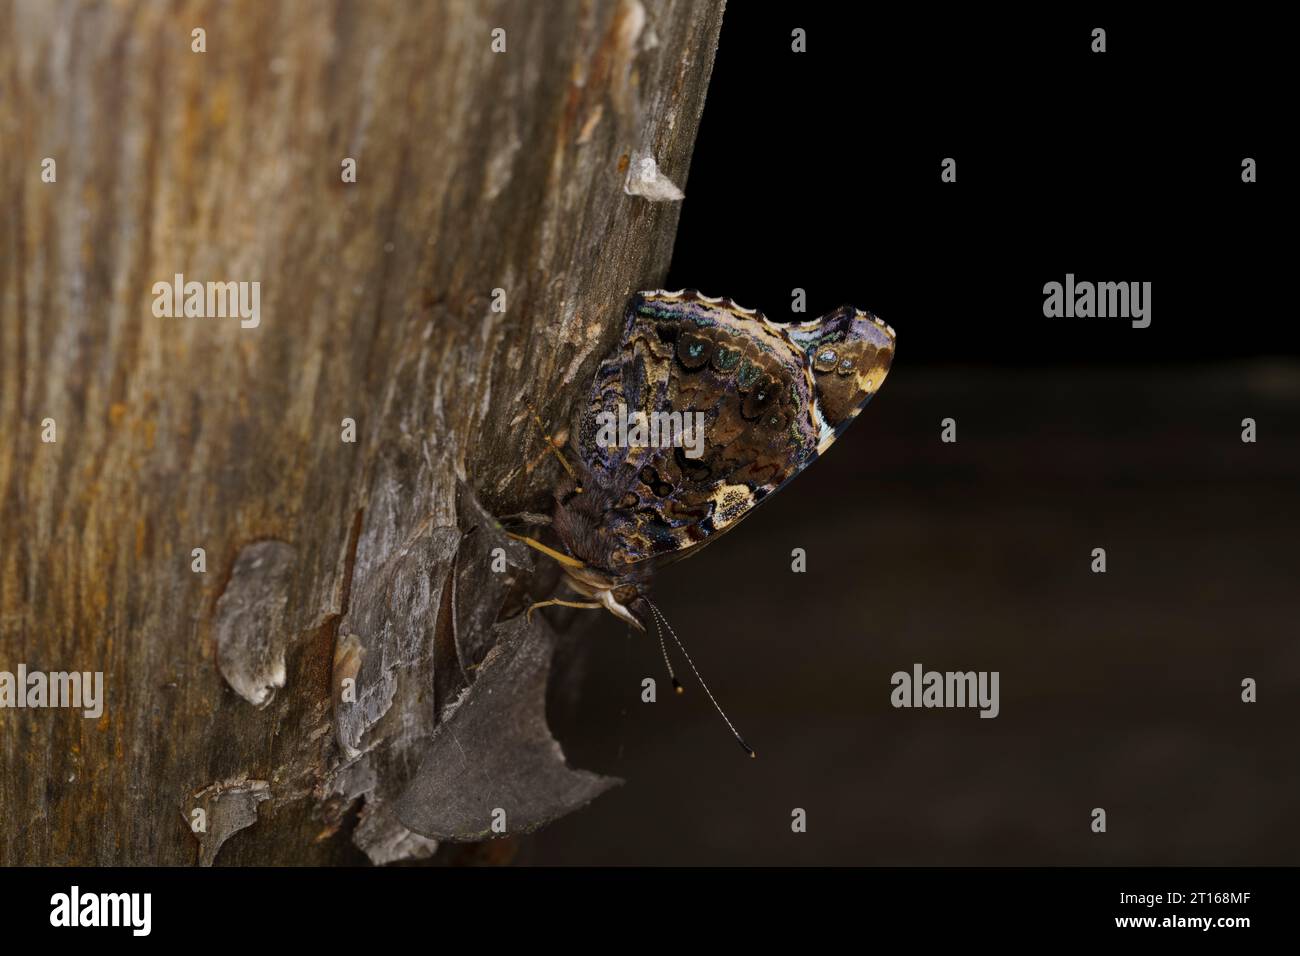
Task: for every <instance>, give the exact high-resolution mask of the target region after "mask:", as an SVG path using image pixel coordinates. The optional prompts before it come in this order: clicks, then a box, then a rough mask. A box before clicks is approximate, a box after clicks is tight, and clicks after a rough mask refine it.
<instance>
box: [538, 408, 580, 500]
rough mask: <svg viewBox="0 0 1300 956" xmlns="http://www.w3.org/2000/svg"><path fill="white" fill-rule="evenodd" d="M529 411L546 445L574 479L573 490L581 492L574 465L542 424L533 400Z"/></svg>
mask: <svg viewBox="0 0 1300 956" xmlns="http://www.w3.org/2000/svg"><path fill="white" fill-rule="evenodd" d="M528 412H529V414H530V415H531V416H532V418H533V422H534V423H536V425H537V430H538V431H540V432H541V433H542V441H544V442H545V443H546V447H547V448H549V449H550V450H551V451H552V452H553V453H554V454H555V457H556V458H558V459H560V464H561V465H563V466H564V470H565V471H566V472H568V473H569V477H570V478H572V479H573V485H574V488H573V490H574V491H575V492H581V491H582V485H581V484H580V483H579V482H578V475H577V473H576V472H575V471H574V470H573V466H572V465H570V464H569V461H568V459H567V458H565V457H564V455H563V454H561V452H560V446H559V445H558V444H557V443H556V441H555V439H554V438H552V437H551V434H550V432H548V431H547V430H546V426H545V425H543V424H542V419H541V416H539V415H538V414H537V408H536V407H535V406H534V405H533V403H532V402H529V403H528Z"/></svg>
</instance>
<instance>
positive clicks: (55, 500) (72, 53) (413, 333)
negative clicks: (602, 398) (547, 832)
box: [0, 0, 722, 864]
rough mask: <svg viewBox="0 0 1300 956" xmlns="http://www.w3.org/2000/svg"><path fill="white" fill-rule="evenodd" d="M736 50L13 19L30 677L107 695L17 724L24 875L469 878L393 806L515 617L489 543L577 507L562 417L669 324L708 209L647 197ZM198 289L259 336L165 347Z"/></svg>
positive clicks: (2, 237) (245, 18) (654, 41)
mask: <svg viewBox="0 0 1300 956" xmlns="http://www.w3.org/2000/svg"><path fill="white" fill-rule="evenodd" d="M721 15H722V11H721V5H720V4H719V3H714V2H707V0H641V2H637V0H611V2H585V3H584V2H578V0H565V2H547V3H530V2H523V0H519V2H487V0H465V2H454V0H447V2H431V3H408V2H403V0H391V2H382V0H375V2H367V3H365V4H359V3H349V2H342V0H340V2H337V3H315V2H302V3H261V2H256V0H244V2H233V3H216V2H212V3H179V4H164V3H146V2H141V3H84V4H78V3H45V2H41V0H18V2H14V0H10V2H5V0H0V210H2V212H0V430H2V432H3V435H2V440H0V517H2V520H3V526H2V540H3V549H2V551H0V670H11V671H12V670H13V669H14V668H16V667H17V665H18V663H20V662H24V663H26V665H27V666H28V668H30V669H38V668H39V669H43V670H47V671H58V670H81V671H103V672H104V675H105V684H106V694H107V704H106V707H105V711H104V714H103V716H102V717H100V718H99V719H97V720H90V719H85V718H83V717H82V716H81V714H80V712H76V713H74V712H72V711H70V710H66V709H46V710H13V709H3V710H0V764H2V767H0V771H2V772H0V863H5V864H18V863H49V864H53V863H130V864H143V863H162V864H193V863H196V862H198V861H200V859H202V860H203V861H204V862H212V860H213V859H214V858H215V860H216V862H218V863H252V862H257V863H283V862H343V861H355V860H364V859H365V858H366V857H365V856H363V855H362V851H364V852H365V853H366V854H368V855H369V858H370V859H372V860H374V861H376V862H387V861H390V860H396V859H410V858H419V857H424V856H428V855H429V854H430V853H432V852H433V850H434V846H435V844H434V842H433V841H431V840H428V839H426V838H425V837H423V836H420V835H418V834H414V833H411V832H409V831H406V830H405V829H404V828H403V827H402V825H401V823H400V822H399V821H398V820H397V818H396V815H395V813H394V812H393V810H392V806H391V805H392V804H393V803H394V802H395V801H396V799H397V798H398V797H399V796H400V795H401V794H402V793H403V792H404V791H405V789H406V787H407V785H408V784H409V782H410V780H411V778H412V776H413V775H414V774H415V772H416V770H417V769H418V768H419V766H420V763H421V759H422V757H423V755H424V753H425V750H426V746H427V742H428V740H429V738H430V736H431V734H432V733H433V731H434V728H435V726H436V724H437V723H438V719H439V715H440V714H442V713H443V711H444V708H445V707H447V706H449V705H450V703H451V702H452V701H453V700H454V699H456V698H457V697H459V696H460V695H462V694H463V693H472V692H473V685H474V668H473V667H472V666H467V664H466V662H465V661H463V660H459V659H458V657H457V656H456V655H457V651H456V647H457V644H458V634H457V627H458V625H459V624H460V623H462V622H471V623H475V628H476V631H475V633H476V634H477V635H478V638H476V639H487V638H484V637H483V635H490V634H491V630H492V623H491V622H492V620H493V619H494V618H495V615H496V608H497V607H499V606H500V602H501V601H502V600H503V593H502V587H501V586H499V583H498V582H491V581H488V580H487V579H486V578H485V577H484V573H485V572H482V571H481V570H480V571H479V572H477V573H476V572H475V567H477V565H475V566H474V567H470V568H468V569H467V568H466V567H464V566H458V562H457V554H458V553H459V552H460V551H461V547H460V543H461V542H462V541H463V540H468V539H466V538H465V537H464V536H465V535H466V533H468V532H470V531H471V529H469V528H466V527H465V526H464V523H465V518H464V516H465V515H466V514H467V513H469V511H467V509H470V510H473V509H481V510H479V511H474V513H476V514H481V513H489V514H497V515H500V514H506V513H510V512H515V511H520V510H523V509H532V510H544V509H545V508H546V507H547V498H548V493H549V490H550V488H551V487H552V485H553V483H554V481H555V465H554V462H546V461H545V460H544V459H543V458H541V457H540V453H541V450H542V448H541V444H540V439H539V437H538V435H537V433H536V431H535V430H533V429H531V428H530V427H529V423H528V422H527V421H526V419H525V418H524V409H525V402H526V401H527V400H528V399H531V400H533V401H535V402H536V403H537V404H538V406H539V408H540V410H541V412H542V415H543V417H544V418H546V419H547V420H548V422H552V423H564V422H568V421H570V420H571V418H572V415H573V414H574V412H575V410H576V409H577V408H578V407H579V405H580V404H581V403H582V402H583V400H584V398H585V391H586V386H587V384H588V383H589V382H590V380H591V376H592V374H593V372H594V369H595V367H596V364H597V363H598V361H599V359H600V358H601V356H602V355H603V354H604V353H605V352H606V351H607V350H608V349H609V348H610V347H611V346H612V344H613V343H614V342H615V341H616V340H617V336H618V331H619V330H618V323H619V316H620V314H621V309H622V306H623V304H624V302H625V301H626V299H627V296H628V295H629V294H630V293H631V292H633V291H634V290H636V289H640V288H654V287H657V286H658V285H659V284H660V282H661V280H662V278H663V276H664V274H665V272H666V269H667V265H668V260H669V255H670V252H671V247H672V241H673V234H674V230H675V228H676V222H677V215H678V210H679V204H678V203H676V202H672V201H652V199H650V198H647V197H646V196H636V195H629V194H628V193H627V192H626V191H625V189H624V185H625V182H626V181H627V173H628V169H629V164H630V163H633V162H634V160H635V161H637V162H639V160H640V158H641V157H653V159H654V161H655V163H656V165H657V167H658V169H659V170H660V171H662V173H663V174H664V175H666V176H667V177H668V178H669V179H670V180H671V181H672V183H674V184H676V185H677V186H680V187H686V179H687V167H688V162H689V156H690V150H691V147H692V144H693V140H694V136H695V131H696V127H697V124H698V121H699V116H700V112H701V109H702V107H703V102H704V96H705V91H706V89H707V84H708V79H709V73H710V69H711V66H712V61H713V53H714V49H715V46H716V43H717V35H718V29H719V26H720V22H721ZM196 27H201V28H203V29H204V30H205V31H206V47H207V49H206V52H204V53H195V52H192V50H191V31H192V30H193V29H195V28H196ZM497 27H500V28H503V29H504V30H505V31H506V51H505V52H504V53H493V52H492V50H491V41H492V37H491V34H492V30H493V29H494V28H497ZM45 157H51V158H53V159H54V160H55V161H56V163H57V181H56V182H53V183H47V182H43V181H42V178H41V171H42V160H43V159H44V158H45ZM345 157H352V158H354V159H355V160H356V162H357V182H356V183H354V184H349V183H344V182H342V181H341V177H340V164H341V163H342V161H343V159H344V158H345ZM638 168H639V167H637V166H634V167H633V169H634V170H635V169H638ZM688 191H689V190H688ZM177 273H181V274H183V275H184V276H185V277H186V279H187V280H197V281H200V282H208V281H248V282H252V281H257V282H260V293H261V301H260V308H261V321H260V325H259V326H258V327H257V328H241V326H240V322H239V321H238V320H237V319H232V318H198V317H190V318H166V317H163V318H160V317H156V316H155V315H154V314H153V310H152V308H151V306H152V303H153V300H154V296H153V294H152V292H151V289H152V287H153V284H154V283H155V282H159V281H163V282H169V281H171V280H172V277H173V276H174V275H175V274H177ZM494 289H503V290H505V297H506V310H505V312H503V313H501V312H494V311H492V310H491V304H492V297H493V290H494ZM46 418H52V419H54V420H55V422H56V423H57V442H55V443H44V442H42V441H41V422H42V420H44V419H46ZM345 418H352V419H354V420H355V421H356V423H357V441H356V442H355V443H354V444H348V443H344V442H343V441H342V440H341V437H340V435H341V422H342V420H343V419H345ZM458 488H459V489H460V500H459V501H458ZM466 498H469V499H472V500H469V501H466V500H465V499H466ZM480 523H482V522H480ZM485 527H486V526H485ZM473 533H477V531H475V532H473ZM471 537H472V534H471ZM199 547H202V548H204V549H205V550H206V554H207V571H206V573H194V572H192V570H191V551H192V549H194V548H199ZM467 553H468V552H467ZM472 553H473V555H474V556H475V558H474V559H475V560H477V561H479V563H480V564H481V563H482V553H481V549H479V550H475V551H473V552H472ZM263 554H265V555H269V556H272V557H273V560H271V561H269V563H268V562H263V561H261V560H259V557H260V556H261V555H263ZM241 555H242V558H241ZM466 560H469V559H468V558H466ZM526 564H527V562H526V561H524V560H523V559H520V558H516V559H513V564H512V567H514V568H516V569H517V570H519V571H520V573H523V572H524V571H526V570H527V567H526ZM232 588H234V591H233V592H232V591H231V589H232ZM223 595H228V597H227V598H226V599H225V607H226V608H227V609H228V610H227V615H226V618H225V619H224V622H223V632H222V634H221V636H220V642H219V639H218V638H219V635H218V633H217V631H218V627H217V622H218V608H219V606H221V605H222V602H223ZM395 595H400V596H401V600H398V599H397V598H396V597H395ZM453 598H454V601H453ZM241 602H242V603H241ZM241 622H242V623H241ZM241 628H242V630H241ZM268 632H269V633H268ZM219 643H220V645H221V650H220V652H219V650H218V644H219ZM462 643H463V642H462ZM481 652H482V649H480V653H481ZM488 652H489V653H490V648H489V650H488ZM223 658H224V659H223ZM280 660H282V667H281V673H280V684H279V685H278V686H277V685H276V684H275V682H274V681H271V682H270V683H269V684H265V685H263V684H259V683H258V681H259V679H260V678H261V677H263V676H265V675H266V674H267V673H273V672H274V671H275V665H276V662H277V661H280ZM223 674H224V675H239V676H238V677H237V678H236V679H235V683H236V684H237V685H238V686H240V687H243V688H244V690H245V691H247V693H248V695H249V696H247V697H246V696H241V693H239V692H237V688H236V687H232V684H231V683H230V682H229V681H228V680H227V678H226V677H224V676H223ZM347 676H353V678H354V679H355V680H356V681H357V686H358V695H359V697H360V698H361V700H360V701H359V704H358V705H357V706H360V707H361V708H362V710H360V711H351V710H348V709H347V708H346V707H344V706H342V705H339V704H338V701H337V700H336V694H335V688H336V687H337V686H338V684H339V682H340V681H341V680H342V679H343V678H345V677H347ZM249 688H253V690H249ZM257 688H262V689H264V690H266V691H267V693H266V694H265V695H263V698H262V699H261V706H258V705H257V704H255V703H254V702H253V699H257V698H258V695H259V693H260V691H259V690H258V689H257ZM250 698H251V699H250ZM340 741H344V743H341V742H340ZM345 744H346V746H345ZM263 782H264V784H265V786H263ZM232 800H233V801H234V803H231V801H232ZM223 801H224V803H225V804H226V807H225V809H224V810H222V811H221V812H213V813H210V814H209V815H210V817H213V818H214V819H215V818H216V817H220V819H221V820H222V821H224V822H223V823H222V825H223V826H225V827H227V828H229V829H230V832H223V833H220V834H218V833H215V832H213V831H212V830H209V832H208V834H206V835H204V836H203V838H202V839H199V838H196V836H195V835H194V834H192V833H191V831H190V827H189V826H188V825H187V820H188V819H189V814H190V812H191V811H192V809H193V808H194V807H196V806H208V807H210V808H218V807H221V806H222V804H223ZM555 809H556V812H558V811H559V809H560V808H558V807H557V808H555ZM250 816H251V818H252V819H253V820H255V822H252V823H251V824H250V823H249V822H248V821H249V818H250ZM232 821H233V822H232ZM223 844H224V846H223ZM218 851H219V855H218Z"/></svg>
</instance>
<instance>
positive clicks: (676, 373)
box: [515, 290, 894, 749]
mask: <svg viewBox="0 0 1300 956" xmlns="http://www.w3.org/2000/svg"><path fill="white" fill-rule="evenodd" d="M893 357H894V330H893V329H891V328H890V327H889V326H888V325H886V324H885V323H884V322H882V321H881V320H880V319H878V318H876V317H875V316H874V315H872V314H870V313H868V312H861V311H859V310H857V309H854V308H852V307H851V306H841V307H840V308H838V309H836V310H835V311H833V312H830V313H828V314H826V315H824V316H822V317H821V318H819V319H814V320H812V321H810V322H803V323H800V324H792V325H781V324H777V323H774V322H771V321H769V320H768V319H767V318H766V317H765V316H764V315H763V314H762V313H760V312H758V311H756V310H752V309H745V308H742V307H740V306H738V305H736V304H735V303H734V302H732V301H731V300H729V299H712V298H709V297H708V296H703V295H700V294H699V293H697V292H695V291H692V290H685V291H682V292H663V291H659V292H642V293H638V294H637V295H635V296H633V298H632V301H631V303H630V304H629V306H628V309H627V313H626V325H625V328H624V331H623V338H622V340H621V341H620V343H619V346H618V348H617V349H616V350H615V351H614V353H613V354H612V355H610V356H609V357H608V358H607V359H606V360H605V361H604V362H603V363H601V366H600V369H599V370H598V372H597V374H596V380H595V382H594V384H593V385H592V390H591V396H590V400H589V403H588V409H587V413H586V414H585V415H584V416H583V419H582V423H581V427H580V428H579V430H578V440H577V453H578V457H579V464H578V468H577V469H576V471H575V470H574V469H573V468H572V467H571V466H570V465H569V463H568V462H567V461H566V460H565V459H564V457H563V456H562V455H561V456H560V459H561V461H562V462H564V465H565V469H566V471H568V473H569V479H568V480H567V481H565V482H564V483H563V484H562V485H561V486H560V488H558V489H557V491H556V495H555V510H554V514H553V515H552V517H551V520H550V524H551V525H552V527H553V528H554V530H555V533H556V535H557V536H558V538H559V540H560V542H561V544H562V545H563V547H564V552H563V553H562V552H560V551H557V550H555V549H553V548H550V547H547V546H546V545H544V544H542V543H540V542H538V541H535V540H533V539H531V538H527V537H523V536H519V535H516V536H515V537H517V538H519V540H521V541H524V542H526V543H528V544H529V545H531V546H532V547H535V548H537V549H538V550H540V551H543V552H545V553H546V554H548V555H550V556H551V557H553V558H555V559H556V560H557V561H559V562H560V563H561V564H562V565H563V566H564V572H565V577H566V582H567V584H568V585H569V587H570V588H572V590H574V591H576V592H577V593H578V594H579V595H581V596H582V597H584V598H586V599H587V600H584V601H571V600H563V599H552V600H550V601H542V602H540V603H538V604H535V605H533V607H532V608H530V609H529V613H530V614H531V613H532V611H533V610H534V609H536V608H538V607H546V606H548V605H556V604H559V605H564V606H567V607H585V608H601V607H603V608H605V609H607V610H608V611H610V612H611V613H612V614H614V615H615V616H616V617H619V618H621V619H622V620H624V621H626V622H628V623H629V624H630V625H632V626H633V627H635V628H637V629H638V630H641V631H644V630H645V629H646V627H645V624H646V622H647V621H648V620H651V619H653V620H655V622H656V626H657V625H658V622H659V621H660V620H662V614H661V613H660V612H659V610H658V608H656V607H655V606H654V605H653V604H652V603H651V602H650V600H649V597H648V596H647V593H646V592H647V589H648V585H649V582H650V579H651V577H652V576H653V575H654V573H655V571H657V570H658V569H659V568H661V567H663V566H664V565H665V564H667V563H669V562H671V561H675V560H677V559H679V558H682V557H685V556H687V555H689V554H692V553H694V552H695V551H696V550H698V549H699V548H700V547H702V546H703V545H705V544H707V543H708V542H709V541H712V540H714V539H715V538H717V537H719V536H720V535H722V534H723V533H725V532H727V531H729V530H731V529H732V528H734V527H735V526H736V525H737V524H739V523H740V520H741V519H742V518H744V517H745V516H746V515H748V514H750V513H751V512H752V511H753V510H754V506H755V505H757V504H758V503H759V502H761V501H763V500H764V499H765V498H766V497H767V496H768V495H770V494H772V493H773V492H774V491H777V490H778V489H780V488H781V487H782V486H783V485H785V483H786V482H788V481H789V480H790V479H791V478H793V477H794V476H795V475H797V474H799V472H801V471H803V469H804V468H806V467H808V465H810V464H811V463H812V462H813V461H814V460H815V459H816V458H817V456H818V455H820V454H822V453H823V452H825V451H826V449H827V448H828V447H830V445H831V443H832V442H834V441H835V439H836V438H838V437H839V436H840V435H841V434H842V433H843V431H844V429H845V428H847V427H848V425H849V423H850V422H852V421H853V419H854V418H856V417H857V415H858V413H859V412H860V411H862V408H863V407H864V406H865V405H866V404H867V402H868V401H870V400H871V397H872V396H873V395H874V394H875V393H876V392H877V391H878V390H879V389H880V386H881V385H882V384H883V383H884V381H885V376H886V375H887V374H888V372H889V366H890V362H891V361H892V360H893ZM629 413H630V414H631V415H632V416H633V417H634V418H635V419H636V420H637V421H638V422H642V423H644V422H649V421H651V420H653V419H654V418H655V416H656V415H657V416H660V418H661V420H663V421H665V422H667V421H670V420H672V418H671V417H672V416H673V415H674V414H676V415H677V416H678V417H677V419H676V421H681V420H682V418H681V416H682V415H686V416H690V417H688V418H687V419H686V420H687V421H690V420H694V416H696V413H702V421H703V425H704V436H703V444H702V446H701V447H696V448H688V447H687V444H688V442H687V441H685V440H683V438H684V436H683V435H682V433H681V432H680V431H672V437H673V438H675V439H676V441H668V442H664V441H660V442H658V443H657V444H646V443H642V442H637V443H633V442H626V441H625V442H623V443H621V444H620V443H617V442H615V443H610V442H609V441H607V440H605V438H606V436H607V434H608V433H602V426H601V424H600V423H601V422H603V421H608V420H609V417H610V416H613V415H616V414H617V415H623V416H626V415H628V414H629ZM547 441H548V442H549V441H550V439H549V438H548V439H547ZM552 447H553V448H554V446H553V445H552ZM556 453H557V455H558V454H559V452H558V449H557V450H556ZM664 623H665V624H667V622H666V621H664ZM669 630H670V633H671V628H670V629H669ZM673 637H674V639H676V635H675V634H674V635H673ZM678 643H679V646H680V642H678ZM661 646H662V637H661ZM683 653H685V650H684V649H683ZM687 659H688V661H689V657H688V658H687ZM665 660H667V654H666V653H665ZM671 672H672V668H671V664H670V665H669V673H670V674H671ZM697 676H698V675H697ZM673 682H674V685H675V686H677V687H678V689H679V691H680V685H678V684H677V682H676V678H675V677H674V678H673ZM706 689H707V688H706ZM710 696H712V695H710ZM715 703H716V702H715ZM724 719H725V715H724ZM728 726H730V722H728ZM732 729H733V732H734V728H732ZM737 737H739V735H737ZM742 744H743V741H742ZM746 749H748V747H746Z"/></svg>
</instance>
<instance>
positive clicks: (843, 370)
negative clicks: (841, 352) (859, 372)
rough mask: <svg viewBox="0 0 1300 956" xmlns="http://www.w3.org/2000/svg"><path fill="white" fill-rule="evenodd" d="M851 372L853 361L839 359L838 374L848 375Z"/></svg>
mask: <svg viewBox="0 0 1300 956" xmlns="http://www.w3.org/2000/svg"><path fill="white" fill-rule="evenodd" d="M852 371H853V359H851V358H846V359H841V360H840V367H839V373H840V374H841V375H848V374H849V372H852Z"/></svg>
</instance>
